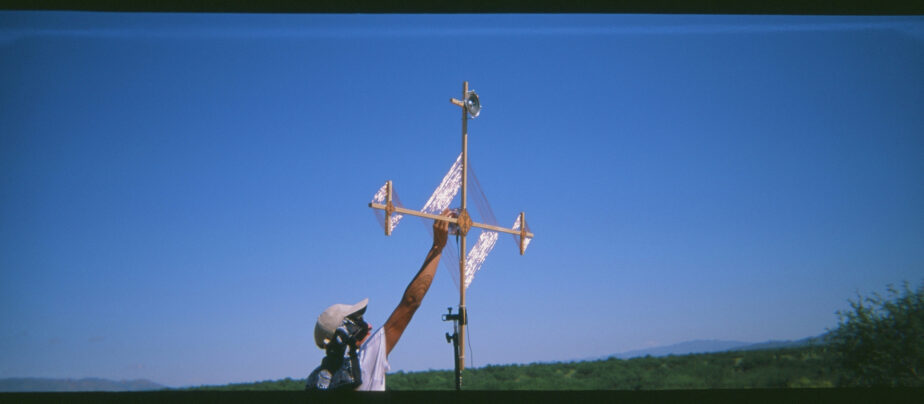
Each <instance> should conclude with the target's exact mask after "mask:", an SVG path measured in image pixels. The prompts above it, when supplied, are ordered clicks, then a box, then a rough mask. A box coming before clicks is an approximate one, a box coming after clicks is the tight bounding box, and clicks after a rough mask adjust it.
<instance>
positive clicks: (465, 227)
mask: <svg viewBox="0 0 924 404" xmlns="http://www.w3.org/2000/svg"><path fill="white" fill-rule="evenodd" d="M469 96H470V95H469V90H468V82H467V81H465V82H463V83H462V100H459V99H456V98H451V99H450V102H451V103H453V104H454V105H458V106H459V107H462V207H461V209H460V210H459V213H458V216H457V217H447V216H441V215H434V214H430V213H425V212H420V211H416V210H411V209H405V208H402V207H398V206H395V205H394V204H393V203H392V183H391V180H389V181H387V182H386V183H385V188H386V189H385V204H384V205H383V204H380V203H374V202H372V203H369V207H370V208H373V209H380V210H383V211H385V235H386V236H390V235H391V230H392V229H391V227H392V226H391V215H393V214H395V213H400V214H405V215H411V216H417V217H422V218H426V219H433V220H442V221H445V222H449V223H454V224H456V225H457V226H458V227H459V312H458V314H456V315H453V314H452V309H451V308H450V310H449V312H450V314H449V315H448V316H445V315H444V316H443V317H444V320H453V321H455V325H456V327H455V331H454V335H451V336H450V335H449V334H447V336H446V338H447V340H449V341H452V342H453V343H454V347H455V354H456V357H455V368H456V369H455V370H456V389H457V390H459V389H461V388H462V370H464V369H465V325H466V324H467V323H468V315H467V313H466V310H465V286H466V285H465V255H466V244H465V237H466V235H467V234H468V231H469V230H470V229H471V228H472V227H477V228H479V229H482V230H488V231H495V232H500V233H509V234H513V235H517V236H520V255H523V254H524V253H525V251H526V240H527V238H529V239H532V238H533V237H534V236H533V233H530V232H528V231H526V214H525V213H523V212H520V216H519V224H520V226H519V227H520V229H519V230H514V229H508V228H505V227H499V226H493V225H489V224H484V223H477V222H473V221H472V218H471V216H470V215H469V214H468V206H467V198H468V167H467V166H468V115H469V109H468V108H467V106H466V102H467V101H468V97H469Z"/></svg>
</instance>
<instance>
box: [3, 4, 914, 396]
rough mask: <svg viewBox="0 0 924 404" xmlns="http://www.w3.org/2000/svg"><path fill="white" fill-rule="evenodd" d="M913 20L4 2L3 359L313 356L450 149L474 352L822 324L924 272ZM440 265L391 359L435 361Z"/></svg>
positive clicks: (577, 347) (80, 367)
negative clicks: (480, 242)
mask: <svg viewBox="0 0 924 404" xmlns="http://www.w3.org/2000/svg"><path fill="white" fill-rule="evenodd" d="M922 72H924V18H920V17H804V16H746V17H745V16H695V15H687V16H651V15H645V16H634V15H608V16H603V15H601V16H587V15H569V16H555V15H529V16H519V15H502V16H491V15H484V16H468V15H451V16H432V15H415V16H392V15H375V16H373V15H323V16H312V15H222V14H195V15H182V14H169V13H158V14H119V13H86V12H81V13H67V12H43V13H30V12H0V358H2V359H0V377H25V376H35V377H88V376H95V377H105V378H111V379H130V378H147V379H151V380H153V381H156V382H159V383H163V384H167V385H170V386H183V385H193V384H204V383H208V384H223V383H228V382H245V381H254V380H264V379H278V378H284V377H293V378H298V377H305V376H306V375H307V374H308V373H309V372H310V371H311V370H312V369H313V368H314V367H315V366H317V365H318V363H320V359H321V357H322V352H321V351H320V350H318V349H317V348H316V347H315V346H314V343H313V342H312V341H313V340H312V332H313V327H314V322H315V320H316V318H317V316H318V314H319V313H320V312H321V311H322V310H323V309H324V308H325V307H327V306H328V305H330V304H333V303H337V302H342V303H353V302H356V301H359V300H360V299H362V298H366V297H368V298H370V306H369V310H368V312H367V315H366V317H367V319H369V320H370V321H371V322H372V323H373V324H374V325H375V326H380V325H381V324H382V323H383V322H384V320H385V319H386V318H387V317H388V315H389V314H390V313H391V310H393V309H394V307H395V305H396V304H397V303H398V300H399V298H400V296H401V294H402V292H403V291H404V288H405V287H406V285H407V283H408V282H409V281H410V280H411V278H412V276H413V275H414V273H415V272H416V271H417V269H418V268H419V266H420V264H421V261H422V260H423V258H424V256H425V254H426V251H427V249H428V248H429V244H430V239H429V237H430V236H429V233H428V231H427V228H426V226H425V225H421V224H419V223H413V222H412V220H416V219H406V220H409V222H408V223H403V224H402V226H400V227H399V228H398V229H397V230H396V232H395V233H394V234H393V235H392V236H391V237H385V236H384V234H383V232H382V230H381V228H380V227H379V225H378V224H377V222H376V220H375V219H374V216H373V214H372V212H371V210H370V209H369V208H368V207H367V206H366V204H367V203H368V202H369V201H370V200H371V199H372V195H373V194H374V193H375V191H376V190H377V189H378V188H379V187H380V186H382V184H384V182H385V181H386V180H389V179H390V180H393V181H394V184H395V188H396V190H397V191H398V193H399V194H400V195H401V198H402V201H403V202H404V204H405V205H406V206H408V207H411V208H420V207H421V206H422V205H423V204H424V202H425V201H426V199H427V197H428V196H429V195H430V193H431V192H432V191H433V189H434V188H435V187H436V185H437V184H438V183H439V182H440V180H441V179H442V176H443V175H444V174H445V173H446V170H448V168H449V166H450V165H451V164H452V162H453V161H454V159H455V158H456V156H457V155H458V154H459V151H460V150H459V149H460V121H459V115H460V112H459V109H458V107H455V106H453V105H452V104H450V103H449V98H450V97H459V96H460V93H461V87H462V82H463V80H468V81H469V82H470V86H471V87H472V88H473V89H475V90H476V91H478V92H479V94H480V96H481V101H482V103H483V105H484V108H483V110H482V113H481V116H479V117H478V118H477V119H474V120H471V121H470V123H469V132H470V136H469V137H470V140H469V151H470V161H471V164H472V165H473V166H474V167H475V168H476V169H477V172H478V176H479V180H480V182H481V185H482V188H483V189H484V191H485V194H486V195H487V197H488V200H489V201H490V202H491V205H492V207H493V211H494V213H495V214H496V215H497V218H498V221H499V222H500V223H501V224H502V225H509V224H510V223H512V222H513V220H514V218H515V217H516V215H517V214H518V213H519V212H520V211H525V212H526V217H527V220H528V222H529V225H530V227H531V229H532V230H533V231H534V232H535V233H536V239H535V240H534V241H533V243H532V244H531V245H530V248H529V250H527V253H526V255H525V256H519V254H518V251H517V247H516V246H515V244H514V243H513V242H511V241H509V238H507V237H502V238H501V239H500V240H499V241H498V244H497V246H496V247H495V249H494V251H493V252H492V253H491V255H490V256H489V257H488V258H487V261H486V262H485V264H484V267H483V268H482V270H481V271H480V272H479V273H478V275H477V276H476V277H475V279H474V281H473V283H472V285H471V287H470V288H469V292H468V306H469V314H470V316H471V322H470V326H471V327H470V337H471V339H470V343H471V352H470V354H469V360H470V361H469V366H476V367H480V366H484V365H487V364H504V363H529V362H537V361H560V360H571V359H580V358H588V357H597V356H602V355H607V354H611V353H617V352H624V351H628V350H633V349H641V348H646V347H652V346H657V345H668V344H672V343H677V342H681V341H687V340H693V339H723V340H739V341H751V342H761V341H765V340H770V339H777V340H779V339H799V338H804V337H808V336H814V335H818V334H820V333H822V332H824V331H825V329H826V328H830V327H834V326H835V325H836V324H837V316H836V315H835V311H837V310H842V309H846V308H848V307H849V306H848V303H847V299H848V298H852V297H854V296H855V294H856V293H857V292H860V293H863V294H866V293H870V292H874V291H880V292H881V291H883V290H884V289H885V287H886V285H887V284H890V283H894V284H899V283H901V282H902V281H903V280H908V281H912V282H914V283H917V282H920V281H921V280H922V278H924V209H922V207H924V74H922ZM457 303H458V292H457V289H456V286H455V285H454V284H453V282H452V280H451V277H450V276H449V273H448V272H447V270H446V269H445V268H443V267H442V266H441V268H440V270H439V272H438V273H437V276H436V279H435V280H434V283H433V286H432V288H431V290H430V293H429V294H428V295H427V297H426V299H425V300H424V302H423V306H422V307H421V308H420V309H419V311H418V312H417V315H416V316H415V317H414V319H413V321H412V322H411V324H410V326H409V327H408V329H407V331H406V332H405V334H404V336H403V337H402V339H401V341H400V342H399V343H398V345H397V347H396V348H395V350H394V351H393V352H392V355H391V357H390V362H391V366H392V370H394V371H397V370H405V371H412V370H426V369H431V368H432V369H451V368H452V365H453V360H452V349H451V346H450V345H449V344H447V343H446V341H445V339H444V337H443V334H444V333H445V332H447V331H451V324H450V323H445V322H442V321H440V315H441V314H443V313H445V311H446V307H448V306H455V305H456V304H457Z"/></svg>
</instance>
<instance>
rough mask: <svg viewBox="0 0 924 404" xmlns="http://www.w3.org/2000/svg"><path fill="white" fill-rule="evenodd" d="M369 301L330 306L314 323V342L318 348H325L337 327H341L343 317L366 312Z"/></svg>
mask: <svg viewBox="0 0 924 404" xmlns="http://www.w3.org/2000/svg"><path fill="white" fill-rule="evenodd" d="M368 303H369V299H368V298H366V299H363V300H361V301H360V302H359V303H356V304H354V305H349V304H335V305H333V306H330V307H328V308H327V309H326V310H324V312H323V313H321V315H320V316H318V322H317V323H316V324H315V325H314V343H315V344H317V345H318V348H321V349H324V347H325V346H326V345H327V341H329V340H330V339H331V338H333V336H334V331H336V330H337V327H340V324H343V319H344V318H346V317H347V316H351V315H353V314H360V315H362V314H363V313H365V312H366V304H368Z"/></svg>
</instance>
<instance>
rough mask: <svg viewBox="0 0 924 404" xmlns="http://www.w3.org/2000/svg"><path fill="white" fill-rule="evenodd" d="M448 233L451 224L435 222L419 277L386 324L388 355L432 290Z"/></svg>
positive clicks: (440, 221)
mask: <svg viewBox="0 0 924 404" xmlns="http://www.w3.org/2000/svg"><path fill="white" fill-rule="evenodd" d="M448 212H449V211H448V210H445V211H443V215H446V214H447V213H448ZM448 233H449V223H447V222H444V221H442V220H434V221H433V246H432V247H431V248H430V251H428V252H427V258H425V259H424V262H423V265H422V266H421V267H420V270H419V271H417V275H415V276H414V279H413V280H411V283H410V284H409V285H407V289H405V290H404V296H402V297H401V302H400V303H398V307H396V308H395V311H394V312H392V313H391V317H388V321H386V322H385V325H384V328H385V354H386V355H388V354H390V353H391V349H392V348H394V347H395V345H396V344H397V343H398V340H399V339H401V334H403V333H404V329H405V328H407V325H408V323H410V322H411V317H413V316H414V312H416V311H417V308H418V307H420V303H421V302H423V298H424V295H426V294H427V290H429V289H430V283H431V282H433V275H434V274H435V273H436V267H437V266H438V265H439V263H440V256H441V255H442V253H443V247H445V246H446V238H447V236H448Z"/></svg>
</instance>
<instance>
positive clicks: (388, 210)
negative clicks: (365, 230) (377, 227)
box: [385, 201, 395, 216]
mask: <svg viewBox="0 0 924 404" xmlns="http://www.w3.org/2000/svg"><path fill="white" fill-rule="evenodd" d="M393 213H395V204H393V203H391V201H388V203H387V204H385V214H386V215H388V216H391V215H392V214H393Z"/></svg>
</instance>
